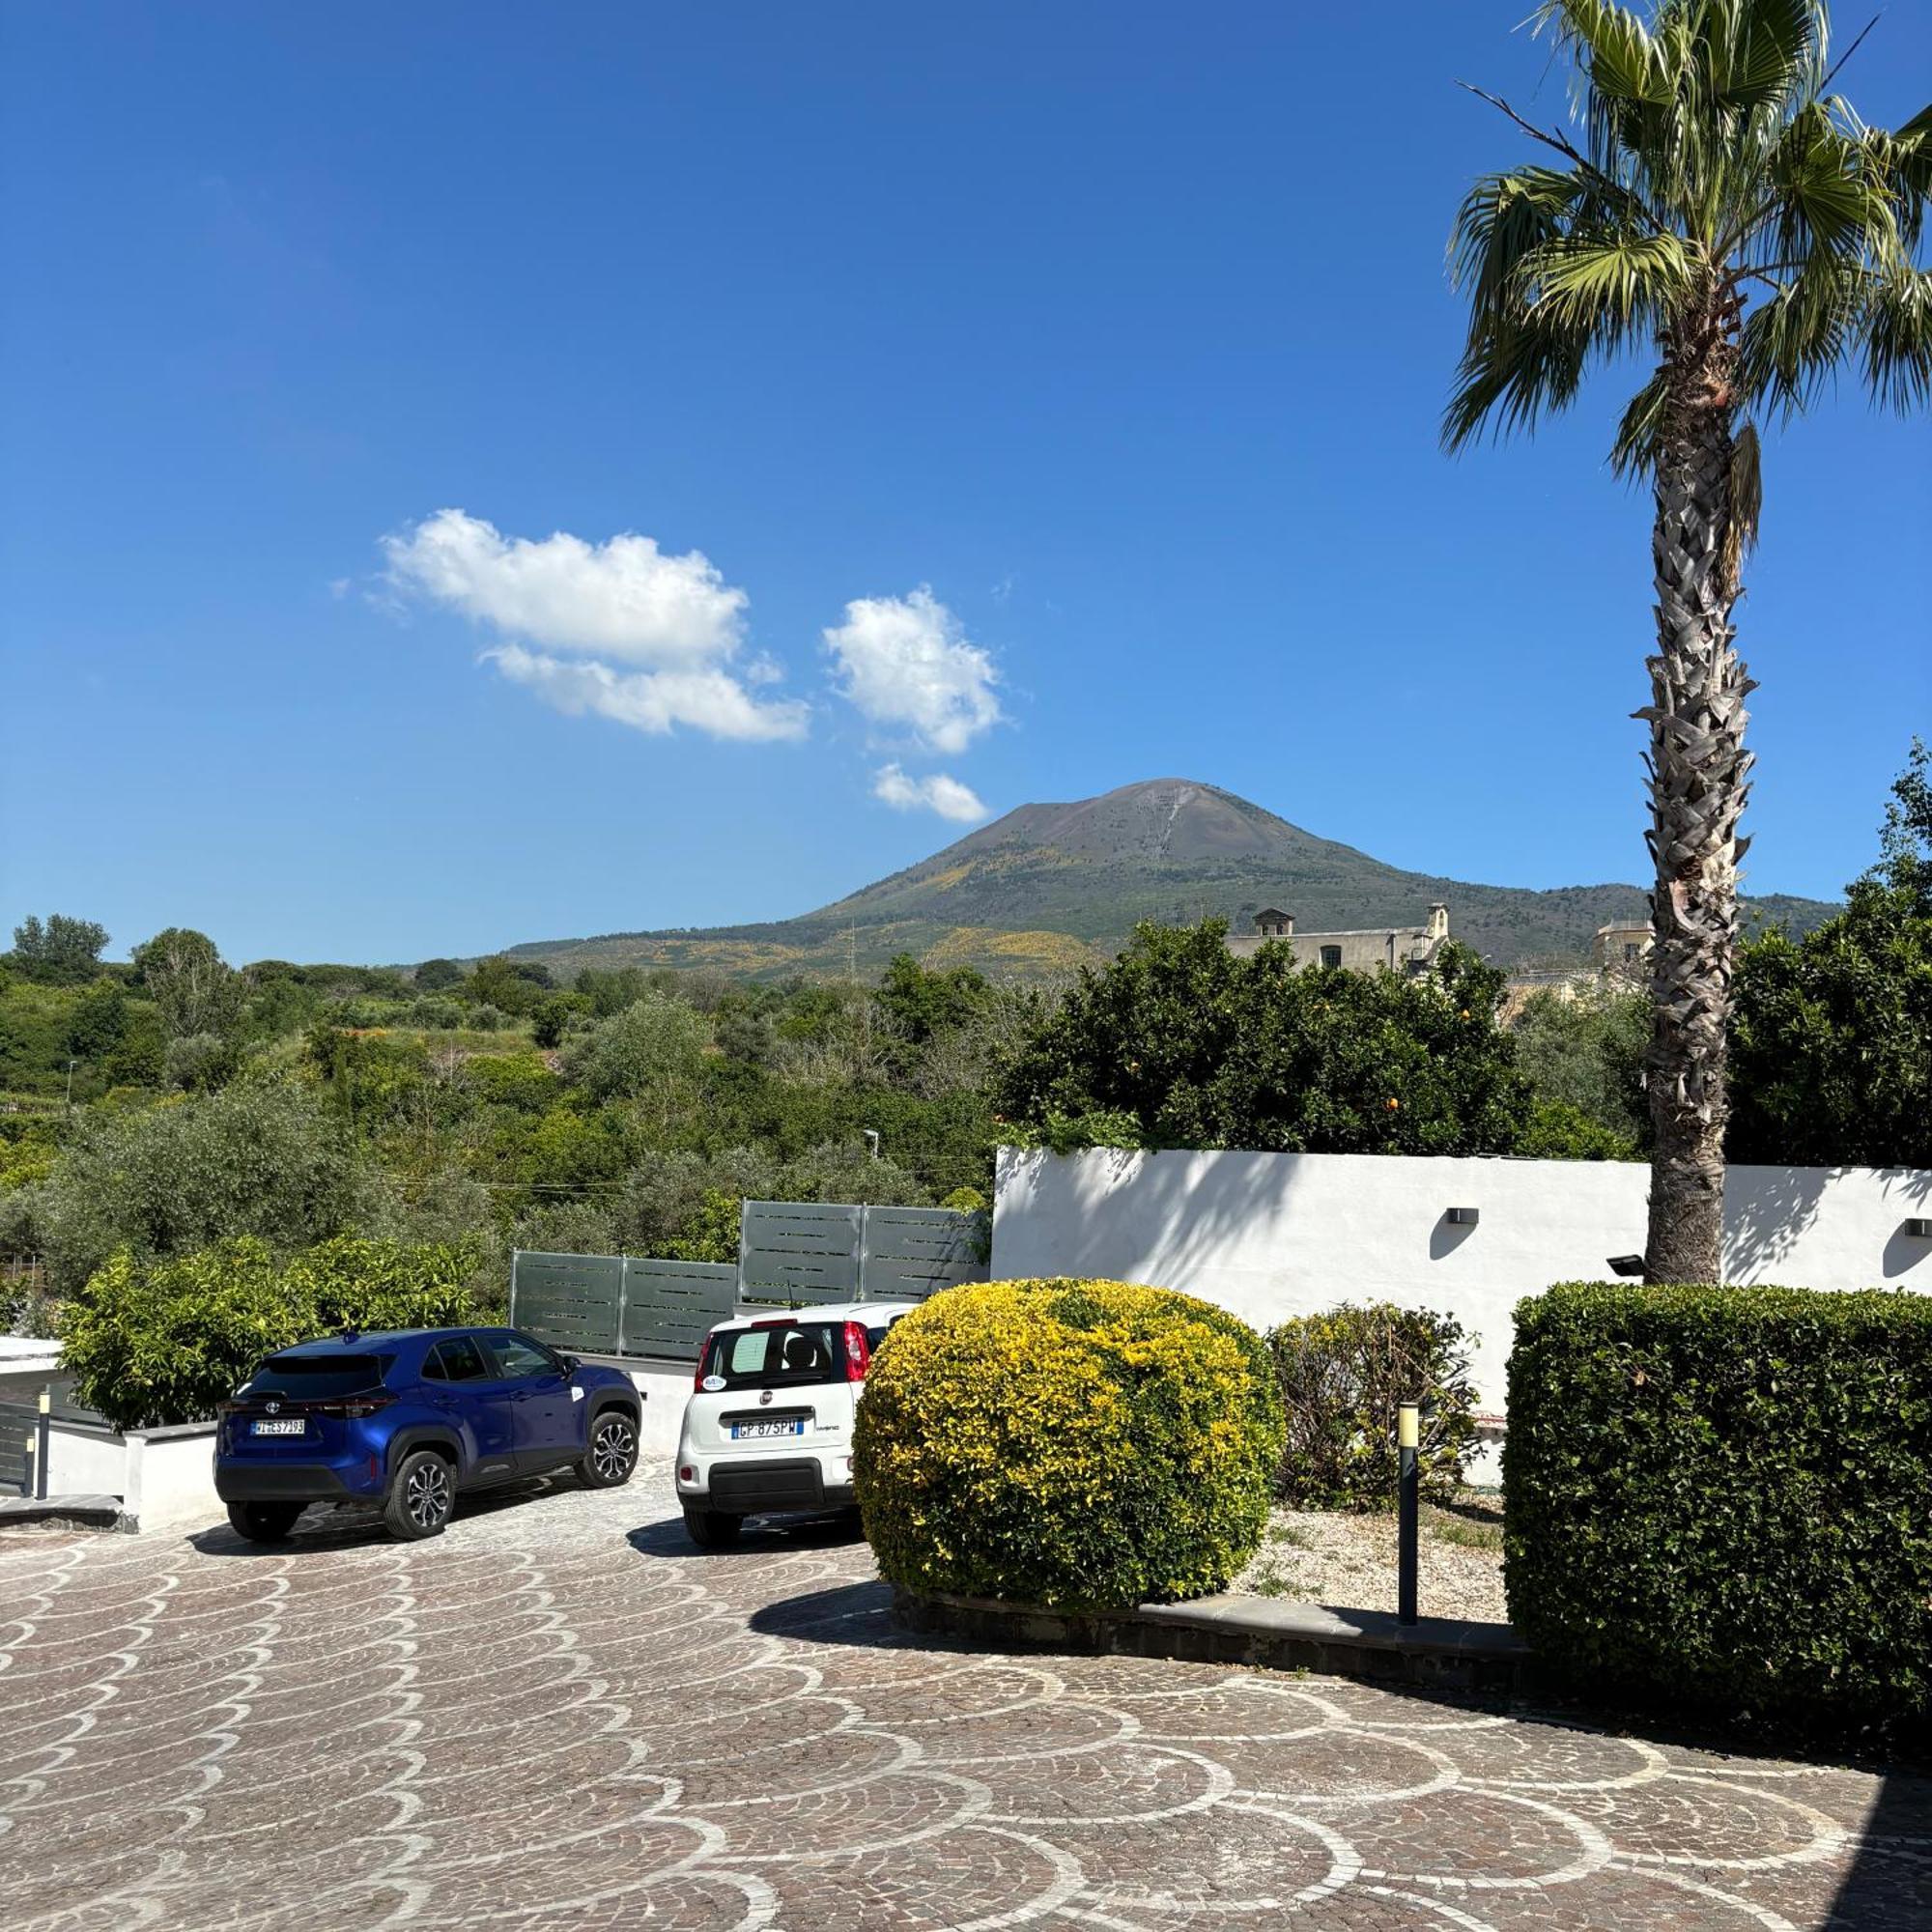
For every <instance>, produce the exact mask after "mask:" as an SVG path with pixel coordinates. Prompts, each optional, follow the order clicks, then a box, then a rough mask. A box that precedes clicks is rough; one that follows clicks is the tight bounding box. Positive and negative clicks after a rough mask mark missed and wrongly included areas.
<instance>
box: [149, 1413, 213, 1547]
mask: <svg viewBox="0 0 1932 1932" xmlns="http://www.w3.org/2000/svg"><path fill="white" fill-rule="evenodd" d="M214 1429H215V1425H214V1424H213V1423H212V1422H193V1423H185V1424H183V1425H182V1426H180V1427H179V1428H174V1429H137V1430H134V1431H132V1432H131V1433H130V1434H129V1435H128V1489H127V1501H126V1507H127V1510H128V1515H129V1516H130V1517H132V1518H133V1519H134V1520H135V1523H136V1525H137V1526H138V1527H140V1528H142V1529H153V1528H156V1526H157V1525H159V1524H162V1523H179V1524H182V1525H184V1526H185V1525H186V1524H188V1523H203V1522H219V1521H220V1520H222V1518H223V1517H224V1516H225V1515H226V1514H227V1509H226V1506H225V1505H224V1504H223V1502H222V1500H221V1498H220V1497H219V1496H217V1495H216V1494H215V1493H214Z"/></svg>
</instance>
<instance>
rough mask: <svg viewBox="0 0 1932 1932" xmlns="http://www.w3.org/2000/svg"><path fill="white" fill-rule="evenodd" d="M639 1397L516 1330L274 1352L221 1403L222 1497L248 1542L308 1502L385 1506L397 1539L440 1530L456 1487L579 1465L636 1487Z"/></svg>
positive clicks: (590, 1475)
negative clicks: (633, 1475)
mask: <svg viewBox="0 0 1932 1932" xmlns="http://www.w3.org/2000/svg"><path fill="white" fill-rule="evenodd" d="M642 1404H643V1398H642V1397H641V1396H640V1395H639V1392H638V1388H637V1384H636V1383H635V1382H633V1381H632V1380H631V1378H630V1377H629V1376H627V1375H625V1374H624V1373H623V1371H622V1370H620V1369H608V1368H598V1367H595V1366H591V1365H587V1364H585V1363H582V1362H580V1361H578V1360H577V1359H576V1357H575V1356H572V1355H564V1354H559V1353H558V1352H557V1351H556V1350H554V1349H549V1348H546V1347H545V1346H544V1344H543V1343H541V1342H538V1341H535V1340H533V1339H532V1338H531V1337H530V1336H528V1335H524V1334H519V1333H518V1332H517V1331H516V1330H515V1329H513V1328H416V1329H410V1330H406V1331H402V1332H399V1333H395V1334H383V1335H357V1334H354V1333H348V1334H344V1335H341V1336H339V1337H337V1338H335V1339H334V1340H332V1341H327V1342H303V1343H301V1344H300V1345H298V1347H296V1348H293V1349H284V1350H282V1351H281V1352H280V1353H279V1354H275V1355H270V1357H269V1358H268V1360H267V1361H265V1362H264V1363H263V1364H262V1365H261V1367H260V1368H258V1369H257V1370H256V1371H255V1373H254V1374H253V1375H252V1376H250V1377H249V1378H248V1379H247V1380H246V1381H245V1382H243V1383H242V1384H241V1387H240V1388H239V1389H237V1390H236V1391H235V1395H234V1398H233V1400H232V1401H229V1402H225V1403H223V1404H222V1406H221V1417H220V1428H219V1429H218V1431H217V1432H216V1435H215V1441H214V1489H215V1493H216V1494H217V1495H219V1496H220V1498H221V1500H222V1501H223V1502H225V1503H226V1504H227V1505H228V1520H229V1521H230V1522H232V1523H233V1524H234V1525H235V1527H236V1529H237V1530H238V1531H239V1532H240V1533H241V1535H242V1536H245V1537H246V1538H247V1539H248V1540H249V1541H250V1542H251V1543H273V1542H277V1541H279V1540H280V1539H281V1538H283V1537H285V1536H287V1535H288V1533H289V1532H290V1530H292V1529H293V1528H294V1527H295V1524H296V1519H297V1518H298V1516H300V1515H301V1513H302V1511H303V1510H304V1509H305V1508H307V1506H308V1505H309V1504H310V1503H312V1502H328V1503H338V1504H339V1503H363V1504H374V1505H377V1506H379V1507H380V1508H381V1510H382V1512H383V1520H384V1522H385V1523H386V1524H387V1525H388V1529H389V1533H390V1535H392V1536H397V1537H403V1538H408V1539H413V1538H416V1537H422V1536H435V1535H436V1534H437V1533H438V1532H439V1531H440V1529H441V1528H442V1526H443V1524H444V1523H446V1522H447V1521H448V1520H449V1515H450V1510H451V1509H452V1507H453V1506H454V1504H455V1501H456V1495H457V1492H458V1491H460V1490H475V1489H485V1488H488V1487H489V1486H491V1485H492V1484H495V1483H503V1482H509V1481H511V1480H512V1479H514V1478H516V1477H519V1476H535V1475H541V1474H543V1473H544V1472H545V1471H546V1470H550V1469H561V1468H565V1467H574V1468H575V1469H576V1471H577V1474H578V1477H579V1480H580V1481H582V1482H583V1483H586V1484H588V1485H589V1486H590V1487H591V1488H592V1489H600V1490H602V1489H612V1488H614V1487H615V1486H616V1485H617V1484H619V1483H625V1482H628V1481H629V1480H630V1477H631V1471H632V1470H633V1469H635V1468H636V1467H637V1465H638V1437H639V1429H640V1427H641V1425H642V1421H643V1406H642Z"/></svg>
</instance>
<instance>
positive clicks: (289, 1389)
mask: <svg viewBox="0 0 1932 1932" xmlns="http://www.w3.org/2000/svg"><path fill="white" fill-rule="evenodd" d="M395 1359H396V1358H395V1356H393V1355H270V1357H269V1359H268V1360H267V1361H266V1362H264V1363H263V1364H262V1366H261V1367H260V1368H259V1369H257V1370H256V1371H255V1373H254V1374H253V1375H252V1376H250V1377H249V1378H248V1379H247V1380H246V1381H245V1382H243V1383H242V1385H241V1390H240V1391H239V1393H241V1394H242V1395H296V1396H315V1397H327V1396H338V1395H360V1394H361V1393H362V1391H363V1390H364V1389H372V1388H377V1387H380V1386H381V1384H382V1380H383V1378H384V1376H385V1375H386V1374H387V1373H388V1370H389V1364H390V1363H391V1362H393V1361H394V1360H395Z"/></svg>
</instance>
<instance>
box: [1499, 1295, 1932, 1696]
mask: <svg viewBox="0 0 1932 1932" xmlns="http://www.w3.org/2000/svg"><path fill="white" fill-rule="evenodd" d="M1503 1476H1504V1494H1505V1517H1504V1539H1503V1548H1504V1575H1505V1579H1506V1582H1507V1586H1508V1591H1509V1606H1510V1617H1511V1620H1512V1621H1513V1622H1514V1623H1515V1624H1516V1626H1517V1628H1518V1629H1519V1630H1520V1632H1521V1633H1522V1634H1523V1636H1524V1637H1525V1638H1527V1640H1528V1641H1529V1642H1530V1643H1531V1644H1532V1645H1533V1646H1534V1647H1535V1648H1536V1650H1537V1651H1538V1652H1539V1654H1540V1655H1541V1656H1542V1657H1543V1658H1544V1659H1545V1661H1546V1662H1548V1663H1549V1664H1551V1665H1553V1666H1554V1667H1556V1668H1557V1669H1558V1670H1559V1671H1560V1672H1562V1673H1563V1674H1565V1675H1567V1676H1569V1677H1570V1678H1572V1679H1573V1680H1576V1681H1578V1682H1582V1681H1587V1682H1588V1683H1589V1684H1591V1685H1592V1686H1593V1687H1597V1688H1608V1689H1610V1690H1614V1691H1616V1692H1617V1693H1618V1694H1621V1695H1624V1696H1628V1697H1632V1698H1634V1699H1635V1700H1637V1701H1643V1702H1650V1701H1663V1702H1667V1703H1670V1704H1673V1705H1678V1706H1683V1705H1690V1704H1694V1705H1698V1706H1702V1707H1705V1708H1707V1709H1712V1710H1718V1711H1721V1712H1723V1713H1724V1714H1726V1715H1731V1716H1739V1717H1745V1716H1748V1717H1750V1718H1753V1719H1772V1720H1774V1721H1776V1722H1779V1723H1785V1724H1790V1725H1792V1726H1794V1727H1797V1728H1820V1727H1828V1728H1834V1729H1843V1728H1846V1727H1856V1726H1859V1725H1866V1724H1877V1725H1891V1724H1896V1725H1900V1726H1904V1725H1907V1724H1910V1723H1912V1722H1913V1721H1915V1720H1917V1721H1921V1722H1922V1721H1923V1719H1924V1718H1925V1717H1926V1715H1927V1714H1928V1713H1932V1298H1928V1297H1925V1296H1922V1295H1916V1294H1912V1293H1907V1292H1905V1291H1892V1292H1889V1293H1887V1292H1870V1293H1858V1294H1832V1293H1812V1292H1810V1291H1808V1290H1804V1289H1776V1288H1643V1287H1635V1286H1607V1285H1592V1284H1574V1285H1569V1286H1564V1287H1559V1288H1554V1289H1551V1290H1550V1291H1549V1293H1548V1294H1544V1295H1539V1296H1535V1297H1532V1298H1531V1299H1528V1300H1525V1301H1522V1302H1520V1303H1519V1304H1518V1305H1517V1310H1516V1347H1515V1350H1514V1351H1513V1352H1512V1354H1511V1356H1510V1365H1509V1436H1508V1440H1507V1442H1506V1444H1505V1446H1504V1450H1503Z"/></svg>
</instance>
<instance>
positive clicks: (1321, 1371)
mask: <svg viewBox="0 0 1932 1932" xmlns="http://www.w3.org/2000/svg"><path fill="white" fill-rule="evenodd" d="M1468 1339H1469V1338H1468V1336H1467V1335H1466V1334H1465V1332H1464V1331H1463V1324H1462V1323H1461V1322H1460V1321H1456V1320H1455V1318H1454V1317H1453V1316H1448V1315H1438V1314H1436V1313H1435V1311H1434V1310H1432V1309H1428V1308H1401V1307H1398V1306H1397V1305H1396V1303H1394V1302H1392V1301H1371V1302H1365V1303H1356V1302H1348V1301H1345V1302H1344V1303H1343V1304H1342V1305H1341V1306H1340V1307H1339V1308H1331V1309H1327V1310H1324V1311H1323V1312H1322V1313H1321V1314H1319V1315H1298V1316H1295V1317H1293V1319H1292V1320H1290V1321H1284V1322H1283V1323H1282V1324H1281V1326H1280V1327H1278V1328H1270V1329H1269V1330H1268V1337H1267V1345H1268V1352H1269V1353H1270V1354H1271V1355H1272V1356H1273V1357H1274V1370H1275V1378H1276V1381H1277V1383H1278V1385H1279V1387H1280V1389H1281V1406H1282V1410H1283V1413H1284V1415H1285V1417H1286V1420H1287V1425H1288V1439H1287V1444H1286V1446H1285V1447H1284V1449H1283V1450H1282V1457H1281V1473H1280V1476H1279V1478H1278V1480H1277V1483H1276V1488H1277V1490H1278V1492H1279V1493H1280V1494H1281V1497H1282V1499H1283V1500H1284V1501H1286V1502H1292V1503H1298V1504H1300V1505H1302V1506H1303V1507H1305V1508H1312V1509H1354V1510H1378V1509H1393V1508H1394V1507H1395V1501H1396V1478H1397V1476H1398V1474H1399V1473H1400V1468H1401V1461H1400V1452H1399V1451H1398V1450H1397V1447H1396V1411H1397V1409H1398V1408H1399V1407H1400V1406H1402V1404H1404V1403H1405V1402H1408V1401H1411V1400H1413V1399H1415V1398H1417V1397H1420V1398H1421V1399H1422V1401H1423V1402H1424V1403H1425V1404H1426V1405H1427V1407H1428V1414H1427V1417H1426V1419H1425V1421H1424V1423H1423V1426H1422V1457H1421V1462H1422V1481H1423V1486H1424V1487H1425V1488H1426V1489H1429V1490H1433V1491H1436V1492H1442V1491H1448V1490H1453V1489H1454V1488H1455V1487H1456V1486H1457V1484H1459V1483H1460V1482H1461V1481H1462V1480H1463V1462H1464V1461H1465V1459H1466V1458H1467V1456H1468V1454H1469V1449H1470V1445H1471V1444H1472V1443H1473V1442H1474V1440H1475V1435H1476V1391H1475V1388H1474V1387H1473V1385H1472V1384H1471V1383H1470V1380H1469V1350H1468V1347H1467V1343H1468Z"/></svg>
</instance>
